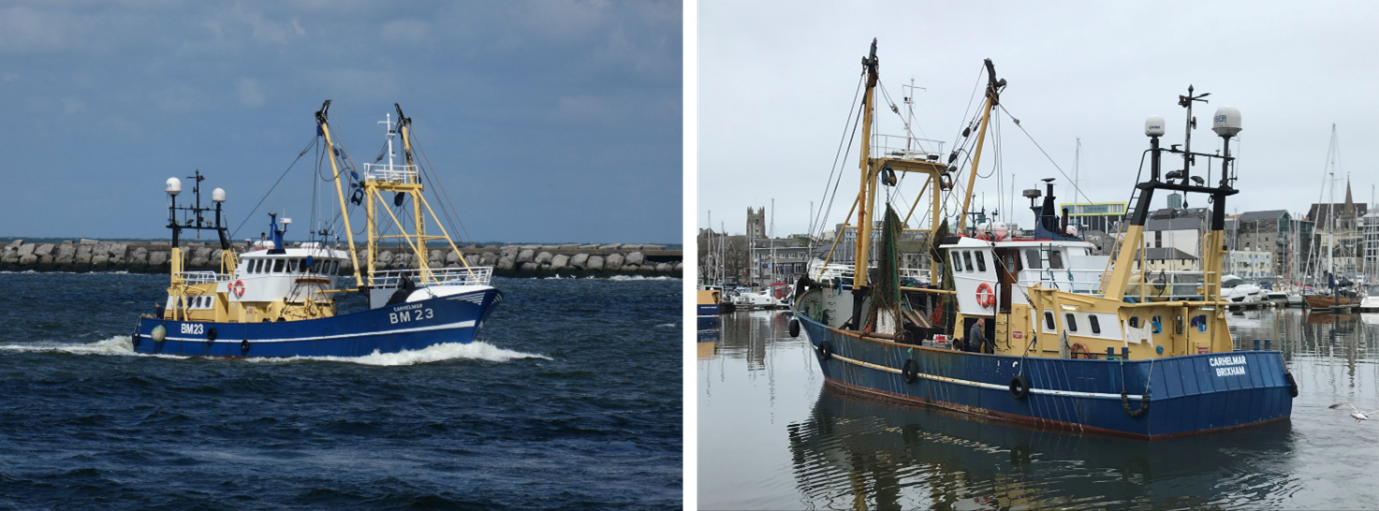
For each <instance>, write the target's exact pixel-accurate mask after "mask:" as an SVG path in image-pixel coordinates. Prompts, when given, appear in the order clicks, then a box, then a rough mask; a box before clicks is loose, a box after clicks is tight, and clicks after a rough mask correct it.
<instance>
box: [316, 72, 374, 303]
mask: <svg viewBox="0 0 1379 511" xmlns="http://www.w3.org/2000/svg"><path fill="white" fill-rule="evenodd" d="M329 109H330V100H329V99H327V100H326V102H325V104H323V105H321V110H320V111H319V112H316V123H317V125H319V126H320V127H321V135H322V136H324V137H325V139H326V157H327V158H328V159H329V160H330V169H331V171H332V172H334V174H335V195H336V196H337V197H339V198H340V218H341V219H343V220H344V221H345V238H346V239H347V240H349V243H350V261H351V262H353V263H354V283H355V285H356V286H358V287H359V288H360V289H361V290H362V289H363V288H364V278H363V277H362V276H360V274H359V256H358V254H357V253H356V252H355V250H354V230H353V229H351V228H350V215H349V213H348V212H347V211H348V210H346V209H345V191H344V188H343V187H342V186H341V185H340V167H339V165H338V164H337V163H336V161H335V144H334V143H333V142H331V140H330V123H328V122H326V112H327V111H328V110H329ZM369 242H370V246H372V243H373V238H372V237H370V238H369ZM369 266H370V269H371V270H372V266H373V261H372V254H371V255H370V261H369ZM370 274H372V271H370Z"/></svg>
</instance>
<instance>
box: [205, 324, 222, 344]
mask: <svg viewBox="0 0 1379 511" xmlns="http://www.w3.org/2000/svg"><path fill="white" fill-rule="evenodd" d="M219 335H220V334H218V333H216V331H215V328H214V327H212V328H207V329H206V342H215V338H216V337H218V336H219Z"/></svg>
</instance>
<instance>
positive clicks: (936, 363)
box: [791, 42, 1297, 439]
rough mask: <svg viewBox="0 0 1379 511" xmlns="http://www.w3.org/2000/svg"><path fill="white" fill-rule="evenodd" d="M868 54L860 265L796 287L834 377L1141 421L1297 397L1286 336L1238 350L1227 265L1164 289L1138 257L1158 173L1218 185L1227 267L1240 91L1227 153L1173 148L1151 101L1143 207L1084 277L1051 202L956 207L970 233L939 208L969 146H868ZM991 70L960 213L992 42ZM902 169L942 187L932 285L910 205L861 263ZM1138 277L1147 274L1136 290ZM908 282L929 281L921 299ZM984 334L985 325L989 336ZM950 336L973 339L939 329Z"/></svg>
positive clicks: (1223, 112)
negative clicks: (915, 150) (883, 201)
mask: <svg viewBox="0 0 1379 511" xmlns="http://www.w3.org/2000/svg"><path fill="white" fill-rule="evenodd" d="M863 66H864V69H863V72H864V74H865V75H866V86H865V87H866V88H865V99H864V109H863V114H862V115H863V116H865V117H864V120H863V121H862V122H861V126H862V128H861V129H862V136H861V137H860V138H859V140H861V141H862V150H861V159H862V161H861V163H860V168H861V170H862V175H861V186H860V189H859V192H858V199H857V202H856V206H855V211H857V216H855V217H852V216H851V215H850V217H849V219H848V224H847V225H849V226H856V229H857V231H858V232H857V236H856V239H857V240H858V243H857V249H856V250H857V255H856V257H855V259H856V261H857V262H856V268H855V271H854V273H853V275H852V276H851V279H850V281H845V280H844V279H842V278H833V279H821V280H814V279H810V278H806V279H802V281H801V282H800V284H798V285H797V286H796V290H797V293H796V295H795V299H794V300H793V302H792V304H791V306H792V309H793V310H794V312H795V317H796V318H797V319H796V320H797V321H798V322H799V325H800V327H801V328H800V329H801V330H803V331H804V332H805V333H806V334H807V335H808V337H809V340H810V342H811V343H813V345H814V346H815V352H816V355H817V359H818V363H819V365H820V367H821V368H822V371H823V373H824V375H825V377H826V381H827V382H828V383H829V384H830V385H834V386H837V387H840V388H843V389H847V390H849V391H853V392H858V393H863V394H867V395H871V396H875V397H880V398H885V399H893V400H899V401H904V402H911V403H919V404H925V405H932V406H937V407H941V408H947V409H951V410H956V411H959V412H962V413H965V414H970V415H975V416H980V417H989V418H995V419H1000V420H1007V421H1012V422H1018V423H1029V424H1041V425H1046V426H1056V427H1065V428H1070V429H1075V430H1078V431H1083V432H1095V433H1104V434H1111V435H1121V436H1129V437H1135V438H1144V439H1159V438H1166V437H1174V436H1181V435H1190V434H1195V433H1202V432H1207V431H1216V430H1222V429H1228V428H1234V427H1241V426H1248V425H1252V424H1259V423H1264V422H1270V421H1275V420H1280V419H1286V418H1287V417H1288V416H1289V415H1290V414H1291V412H1292V401H1291V398H1292V397H1294V396H1296V394H1297V387H1296V383H1295V382H1294V381H1293V378H1292V376H1291V375H1290V374H1288V373H1287V371H1286V368H1285V367H1284V364H1283V358H1282V356H1281V354H1279V353H1278V352H1274V351H1241V352H1237V351H1235V349H1234V344H1233V340H1232V338H1231V335H1230V332H1229V329H1228V327H1227V325H1226V312H1227V305H1228V304H1229V303H1230V302H1229V301H1228V300H1227V299H1226V297H1225V296H1224V293H1223V290H1222V286H1221V276H1220V274H1219V272H1215V271H1203V272H1202V277H1201V280H1199V281H1198V282H1200V284H1198V285H1197V286H1195V287H1197V288H1198V289H1197V290H1196V293H1195V294H1196V295H1197V296H1193V297H1189V298H1180V297H1176V296H1173V294H1165V295H1162V296H1157V297H1156V296H1151V295H1152V291H1150V290H1149V288H1152V286H1148V285H1146V284H1148V281H1147V279H1146V277H1145V276H1144V275H1142V274H1140V275H1138V276H1137V275H1136V274H1137V273H1139V272H1138V270H1136V269H1135V268H1136V266H1135V263H1136V261H1137V260H1139V253H1140V248H1142V247H1140V243H1139V240H1142V239H1143V235H1144V234H1143V233H1144V225H1145V221H1146V220H1147V218H1148V216H1149V211H1150V208H1149V206H1150V203H1151V202H1150V201H1151V200H1152V198H1153V194H1154V192H1155V191H1157V190H1173V191H1178V192H1184V193H1201V194H1205V195H1209V196H1210V197H1211V199H1212V204H1213V215H1212V218H1211V230H1210V233H1209V234H1208V235H1207V240H1206V241H1205V242H1204V243H1203V246H1204V247H1211V248H1209V249H1207V250H1205V253H1204V254H1203V255H1204V261H1203V268H1220V267H1221V264H1220V263H1221V261H1222V259H1223V257H1224V256H1225V254H1224V250H1223V249H1222V248H1221V247H1222V246H1223V243H1222V240H1223V239H1224V238H1223V236H1224V233H1223V225H1224V219H1225V211H1226V209H1225V207H1226V199H1227V197H1229V196H1231V195H1234V194H1236V193H1238V191H1237V190H1236V189H1235V188H1233V184H1234V182H1235V178H1234V173H1233V172H1232V170H1233V168H1232V167H1231V163H1232V162H1233V161H1234V158H1233V157H1231V156H1230V151H1229V141H1230V137H1231V136H1233V135H1234V134H1235V133H1237V132H1239V131H1240V129H1239V113H1238V112H1237V111H1236V110H1235V109H1233V108H1229V107H1225V108H1221V109H1220V110H1218V112H1217V115H1216V116H1215V119H1214V127H1213V130H1214V131H1216V132H1217V134H1218V135H1220V136H1221V137H1222V138H1223V141H1224V144H1225V146H1226V147H1225V151H1224V154H1210V153H1194V152H1191V144H1190V138H1189V139H1188V143H1187V144H1185V147H1183V148H1181V149H1180V148H1179V147H1178V146H1177V145H1174V146H1172V147H1171V148H1168V149H1163V148H1161V147H1160V146H1159V137H1160V136H1162V135H1163V134H1164V130H1163V125H1164V123H1163V120H1162V119H1161V118H1157V117H1151V118H1150V120H1149V122H1147V123H1146V135H1148V136H1149V137H1150V142H1151V147H1150V149H1149V150H1148V151H1146V153H1147V155H1149V156H1150V157H1151V159H1150V176H1149V179H1147V180H1145V181H1143V182H1140V183H1137V184H1136V185H1135V195H1134V196H1132V199H1131V201H1129V202H1130V203H1131V204H1133V207H1134V209H1133V211H1132V212H1131V214H1130V215H1128V216H1127V217H1126V218H1125V219H1124V221H1123V222H1122V227H1121V229H1122V231H1121V232H1120V233H1119V235H1118V236H1117V238H1116V239H1117V240H1118V241H1117V244H1116V246H1115V247H1113V248H1112V250H1111V257H1110V258H1109V261H1108V260H1106V259H1102V260H1101V261H1103V262H1107V263H1108V266H1104V267H1103V269H1102V270H1099V271H1097V272H1096V273H1097V274H1099V275H1098V276H1099V278H1089V277H1091V274H1090V273H1091V272H1087V273H1084V274H1083V275H1081V278H1079V275H1078V274H1077V273H1075V272H1073V271H1071V270H1073V269H1074V267H1076V266H1077V265H1075V264H1074V265H1070V264H1068V263H1072V262H1074V258H1081V259H1082V261H1081V265H1082V266H1081V268H1082V269H1088V268H1093V267H1094V266H1095V264H1094V263H1095V260H1094V259H1089V257H1091V256H1090V254H1088V253H1087V251H1086V250H1085V249H1086V246H1085V243H1086V242H1084V241H1082V240H1081V239H1079V238H1078V237H1077V234H1076V232H1075V231H1072V230H1070V229H1068V228H1067V227H1066V226H1065V225H1064V226H1060V225H1058V224H1057V223H1056V222H1055V221H1054V218H1052V215H1051V214H1052V213H1053V212H1052V211H1048V210H1047V208H1042V207H1041V208H1036V213H1037V214H1038V215H1039V218H1037V219H1036V229H1035V232H1036V234H1035V236H1034V237H1033V238H1030V239H1019V238H1015V237H1010V236H1007V235H1005V234H996V233H995V232H992V233H991V234H990V235H988V234H987V233H986V232H982V233H980V234H976V235H968V234H967V233H964V229H963V223H962V219H965V217H966V215H965V214H960V215H959V217H958V218H959V223H958V228H957V229H956V233H957V235H954V236H950V235H948V234H947V233H948V229H947V223H946V221H943V222H942V223H940V222H939V221H938V220H937V219H940V218H947V217H948V215H944V214H942V213H941V212H940V211H939V208H940V204H941V203H942V202H943V197H942V195H941V193H942V192H946V191H948V190H951V189H952V188H953V185H952V180H953V177H952V176H953V173H954V170H955V167H954V166H950V164H951V163H952V162H953V161H954V160H955V159H956V158H957V156H958V154H959V153H958V151H954V152H953V154H952V155H950V156H949V158H948V162H949V163H943V162H940V161H938V158H936V157H929V155H919V157H913V156H910V155H908V154H897V153H892V152H889V151H873V150H872V148H871V147H870V140H871V139H872V117H873V116H872V111H873V109H875V94H874V89H875V87H876V85H877V82H878V72H877V68H878V59H877V56H876V43H875V42H873V43H872V48H871V53H870V55H869V56H867V57H864V58H863ZM986 70H987V72H988V73H987V75H988V82H987V87H986V98H985V111H982V112H981V124H980V127H979V129H978V130H977V133H978V135H977V137H978V138H977V139H976V140H975V145H976V148H975V151H973V152H969V153H968V154H969V158H971V161H972V168H971V173H970V174H969V181H968V186H967V188H966V196H965V198H964V199H963V200H962V201H961V204H962V205H963V209H962V210H960V211H959V213H966V212H967V211H968V204H969V202H970V199H971V191H972V188H973V181H974V180H975V177H976V169H977V165H978V161H979V158H980V156H981V147H982V145H981V144H982V141H983V140H984V138H983V137H984V136H985V133H986V130H987V124H988V122H989V119H990V114H991V111H992V109H993V108H994V107H995V106H996V105H997V103H998V101H999V94H1000V93H1001V91H1003V90H1004V88H1005V85H1006V82H1005V80H1000V79H997V77H996V75H995V70H994V66H993V65H992V63H991V61H990V60H988V61H987V62H986ZM1205 96H1206V94H1201V95H1197V96H1194V95H1193V91H1192V88H1191V87H1189V89H1188V95H1187V96H1180V103H1179V104H1180V105H1181V106H1183V107H1185V108H1187V116H1188V119H1189V120H1188V123H1189V126H1191V125H1192V124H1194V123H1195V121H1194V120H1193V117H1192V114H1191V112H1192V110H1191V107H1192V104H1193V103H1194V102H1202V101H1204V100H1203V99H1201V98H1204V97H1205ZM968 131H969V130H964V136H966V134H967V133H968ZM1189 133H1190V132H1189ZM1163 153H1170V154H1177V155H1182V157H1183V159H1184V160H1183V161H1184V168H1183V169H1181V170H1174V171H1171V172H1168V173H1167V174H1161V172H1160V167H1161V157H1162V155H1163ZM1196 159H1206V160H1208V162H1210V161H1212V160H1219V161H1221V174H1220V176H1221V181H1220V183H1219V184H1218V185H1216V186H1209V185H1207V184H1206V183H1205V181H1204V180H1203V179H1202V177H1198V176H1191V175H1190V170H1191V167H1192V165H1191V163H1192V162H1194V161H1195V160H1196ZM903 172H910V173H916V174H922V175H924V176H927V178H928V181H926V183H928V184H926V187H927V188H928V189H930V190H932V192H931V196H932V199H931V203H932V204H933V208H934V210H935V211H934V214H933V215H932V216H931V218H933V219H935V220H934V221H933V226H932V227H931V228H930V230H929V232H930V236H929V239H930V240H932V241H931V243H932V246H933V247H934V248H935V250H933V255H934V257H935V258H936V259H935V260H934V262H933V268H931V271H930V282H929V283H928V285H927V286H925V287H909V286H902V285H900V283H899V272H898V271H897V270H896V268H897V266H898V263H897V261H896V247H895V240H896V239H897V236H898V234H899V232H900V230H901V229H902V228H903V223H902V222H901V221H900V220H899V218H898V215H896V214H895V213H894V211H893V210H891V208H890V207H889V205H887V208H886V215H885V220H884V221H882V222H881V224H882V225H883V228H882V233H881V235H880V237H879V240H880V242H881V247H880V248H879V251H878V257H877V259H878V261H879V264H878V267H877V268H876V269H875V271H871V270H869V268H868V266H867V264H866V262H867V261H868V259H869V255H870V254H869V252H870V250H871V246H870V244H871V240H872V238H873V235H872V226H873V224H874V221H873V215H875V211H876V209H877V207H876V205H875V203H876V198H877V197H878V195H880V194H879V193H878V191H877V190H878V185H882V186H894V185H895V183H896V181H897V180H896V179H895V177H894V176H895V174H897V173H903ZM883 178H884V179H883ZM930 185H932V186H930ZM1050 195H1052V194H1050ZM886 196H890V193H887V194H886ZM1027 196H1029V197H1031V200H1033V198H1034V197H1035V195H1034V194H1030V195H1027ZM1045 203H1046V205H1047V204H1050V203H1051V197H1050V198H1048V199H1046V202H1045ZM911 209H912V210H913V207H911ZM1043 211H1047V213H1048V214H1044V213H1041V212H1043ZM983 231H985V230H983ZM993 231H994V230H993ZM1125 240H1133V241H1131V242H1130V243H1122V242H1124V241H1125ZM1055 260H1056V261H1058V262H1057V263H1055V262H1054V261H1055ZM1065 276H1066V278H1064V277H1065ZM1132 277H1135V278H1132ZM1136 284H1138V285H1139V290H1140V291H1139V293H1132V292H1131V288H1132V285H1136ZM1079 286H1084V287H1079ZM906 293H919V294H922V295H924V296H927V297H928V299H926V300H921V301H919V303H920V305H919V306H918V307H916V306H915V305H913V304H914V303H915V301H913V300H910V299H908V297H907V296H906ZM979 325H980V326H979ZM791 330H792V332H793V331H796V330H797V328H796V327H793V326H792V328H791ZM935 333H937V334H938V335H933V334H935ZM931 335H932V337H931ZM974 335H977V336H979V337H984V338H986V339H987V340H989V342H986V343H980V344H979V343H978V340H977V339H975V338H973V336H974ZM948 337H952V338H955V339H957V340H958V341H959V342H957V343H956V344H958V345H962V344H967V345H968V346H969V350H968V351H954V350H948V349H940V348H936V347H934V346H936V345H941V344H940V343H939V342H940V341H941V340H942V338H948ZM962 341H966V342H965V343H964V342H962ZM978 346H980V348H978Z"/></svg>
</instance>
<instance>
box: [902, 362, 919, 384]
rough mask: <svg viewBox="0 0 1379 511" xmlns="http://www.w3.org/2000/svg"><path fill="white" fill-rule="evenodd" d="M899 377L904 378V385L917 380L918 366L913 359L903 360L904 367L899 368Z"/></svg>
mask: <svg viewBox="0 0 1379 511" xmlns="http://www.w3.org/2000/svg"><path fill="white" fill-rule="evenodd" d="M900 377H901V378H905V383H914V382H915V381H918V380H919V364H916V363H915V359H913V358H907V359H905V365H903V366H900Z"/></svg>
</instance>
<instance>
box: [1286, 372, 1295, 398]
mask: <svg viewBox="0 0 1379 511" xmlns="http://www.w3.org/2000/svg"><path fill="white" fill-rule="evenodd" d="M1283 379H1284V380H1287V381H1288V395H1289V396H1292V397H1298V382H1297V380H1294V379H1293V373H1283Z"/></svg>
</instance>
